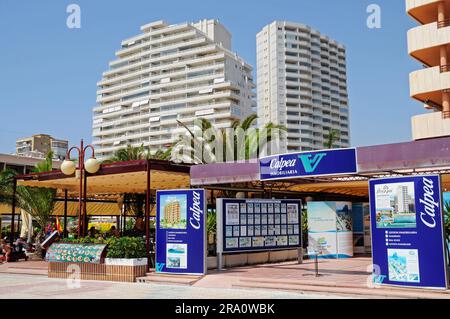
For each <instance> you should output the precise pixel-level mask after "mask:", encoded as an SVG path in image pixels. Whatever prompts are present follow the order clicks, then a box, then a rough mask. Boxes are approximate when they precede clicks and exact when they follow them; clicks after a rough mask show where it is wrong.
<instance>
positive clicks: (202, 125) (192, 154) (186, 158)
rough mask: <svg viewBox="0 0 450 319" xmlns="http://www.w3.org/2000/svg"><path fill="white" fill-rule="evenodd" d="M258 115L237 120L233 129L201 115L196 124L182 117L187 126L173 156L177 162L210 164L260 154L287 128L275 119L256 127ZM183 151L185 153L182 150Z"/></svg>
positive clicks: (251, 157) (253, 156) (245, 158)
mask: <svg viewBox="0 0 450 319" xmlns="http://www.w3.org/2000/svg"><path fill="white" fill-rule="evenodd" d="M257 118H258V117H257V115H256V114H253V115H250V116H249V117H247V118H245V119H244V120H243V121H239V120H235V121H234V122H233V124H232V125H231V129H218V128H216V127H214V125H213V124H212V123H211V122H210V121H209V120H207V119H204V118H200V119H199V120H198V121H196V122H195V123H194V126H193V128H189V127H188V126H187V125H186V124H184V123H182V122H181V121H178V123H179V124H180V125H181V126H183V127H184V128H185V129H186V133H185V135H184V136H183V135H181V136H179V138H178V141H177V142H176V143H175V144H174V146H173V148H172V154H171V159H172V160H173V161H177V162H186V163H194V164H206V163H214V162H223V161H238V160H249V159H253V158H258V157H259V155H260V154H261V151H262V150H263V149H264V148H265V147H266V146H267V145H268V144H269V143H270V142H271V141H272V140H273V139H274V138H275V137H276V135H275V133H276V132H280V133H284V132H285V131H286V128H285V127H284V126H282V125H275V124H273V123H268V124H266V125H265V126H264V127H263V128H262V129H260V128H255V127H254V124H255V122H256V120H257ZM180 153H181V154H180Z"/></svg>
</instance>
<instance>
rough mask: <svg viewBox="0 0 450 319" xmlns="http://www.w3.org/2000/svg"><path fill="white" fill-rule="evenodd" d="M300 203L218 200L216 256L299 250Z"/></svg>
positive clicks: (300, 237) (295, 201)
mask: <svg viewBox="0 0 450 319" xmlns="http://www.w3.org/2000/svg"><path fill="white" fill-rule="evenodd" d="M301 207H302V206H301V201H300V200H270V199H267V200H265V199H261V200H260V199H223V198H220V199H217V251H218V253H230V252H248V251H265V250H276V249H288V248H298V247H301V245H302V234H301V224H302V223H301Z"/></svg>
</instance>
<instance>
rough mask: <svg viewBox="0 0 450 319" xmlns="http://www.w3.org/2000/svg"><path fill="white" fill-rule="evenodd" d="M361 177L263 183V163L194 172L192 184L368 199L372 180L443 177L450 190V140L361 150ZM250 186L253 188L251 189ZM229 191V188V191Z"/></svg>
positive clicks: (211, 166) (197, 168) (219, 165)
mask: <svg viewBox="0 0 450 319" xmlns="http://www.w3.org/2000/svg"><path fill="white" fill-rule="evenodd" d="M356 152H357V165H358V173H357V174H350V175H339V176H337V175H336V176H319V177H304V178H294V179H283V180H271V181H264V182H261V181H260V180H259V178H260V176H259V162H258V161H257V160H252V161H249V162H245V163H216V164H208V165H197V166H193V167H192V168H191V184H192V185H196V186H204V187H206V188H211V189H223V188H225V187H226V186H224V185H227V184H228V185H229V184H232V186H231V187H229V188H233V187H236V188H239V186H238V185H244V186H243V187H241V188H240V190H242V191H245V190H249V191H251V189H262V188H264V189H265V190H266V191H267V190H271V191H274V192H282V193H290V192H297V193H302V194H308V195H309V194H318V193H321V194H322V193H324V194H336V195H342V196H357V197H368V187H369V186H368V180H369V179H372V178H381V177H388V176H405V175H417V174H441V175H443V176H442V187H443V188H444V189H450V176H449V175H446V174H450V137H442V138H435V139H429V140H420V141H412V142H404V143H395V144H385V145H377V146H368V147H358V148H356ZM248 185H250V187H248ZM227 188H228V187H227Z"/></svg>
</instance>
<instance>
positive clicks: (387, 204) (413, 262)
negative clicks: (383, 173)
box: [369, 175, 447, 289]
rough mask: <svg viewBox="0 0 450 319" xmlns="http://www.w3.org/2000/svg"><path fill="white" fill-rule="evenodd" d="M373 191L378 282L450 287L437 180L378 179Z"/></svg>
mask: <svg viewBox="0 0 450 319" xmlns="http://www.w3.org/2000/svg"><path fill="white" fill-rule="evenodd" d="M369 188H370V215H371V216H370V217H371V229H372V258H373V264H374V270H373V279H374V282H375V283H378V284H388V285H397V286H412V287H426V288H442V289H445V288H447V268H446V259H445V252H444V230H443V216H442V208H441V206H442V204H441V203H442V201H441V185H440V178H439V176H437V175H427V176H411V177H401V178H387V179H376V180H371V181H370V183H369Z"/></svg>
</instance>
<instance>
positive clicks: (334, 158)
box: [259, 148, 358, 180]
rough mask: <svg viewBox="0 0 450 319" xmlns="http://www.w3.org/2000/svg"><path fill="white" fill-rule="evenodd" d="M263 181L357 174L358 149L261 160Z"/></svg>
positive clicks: (287, 155)
mask: <svg viewBox="0 0 450 319" xmlns="http://www.w3.org/2000/svg"><path fill="white" fill-rule="evenodd" d="M259 170H260V179H261V180H271V179H284V178H297V177H306V176H322V175H342V174H352V173H357V171H358V170H357V164H356V149H354V148H349V149H336V150H324V151H315V152H302V153H290V154H284V155H274V156H269V157H264V158H261V159H260V160H259Z"/></svg>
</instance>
